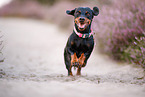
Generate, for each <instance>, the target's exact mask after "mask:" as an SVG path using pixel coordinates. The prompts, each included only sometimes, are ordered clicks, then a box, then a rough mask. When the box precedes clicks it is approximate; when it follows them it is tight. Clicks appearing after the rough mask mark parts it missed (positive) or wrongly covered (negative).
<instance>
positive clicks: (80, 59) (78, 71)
mask: <svg viewBox="0 0 145 97" xmlns="http://www.w3.org/2000/svg"><path fill="white" fill-rule="evenodd" d="M85 59H86V57H85V55H84V53H82V54H81V56H80V58H79V60H78V61H79V66H78V70H77V75H81V68H82V66H83V65H84V64H85V63H84V61H85Z"/></svg>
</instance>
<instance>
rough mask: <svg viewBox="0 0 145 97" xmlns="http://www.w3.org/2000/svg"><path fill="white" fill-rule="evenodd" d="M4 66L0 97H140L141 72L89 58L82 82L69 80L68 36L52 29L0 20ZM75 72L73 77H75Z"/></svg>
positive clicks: (95, 56) (23, 21) (142, 87)
mask: <svg viewBox="0 0 145 97" xmlns="http://www.w3.org/2000/svg"><path fill="white" fill-rule="evenodd" d="M0 31H2V33H3V34H4V37H3V40H4V41H5V42H4V44H5V48H4V49H3V54H4V57H5V58H6V59H5V62H4V63H1V64H0V77H1V78H0V97H144V95H145V80H144V79H142V78H141V77H142V76H143V70H142V69H141V68H140V67H135V66H131V65H128V64H124V65H122V64H118V63H115V62H112V61H110V60H109V59H108V58H106V57H104V56H102V55H100V54H99V53H98V54H97V53H96V52H93V54H92V55H91V57H90V59H89V61H88V64H87V66H86V67H85V68H84V69H83V70H82V76H81V77H77V76H75V77H67V71H66V69H65V65H64V61H63V49H64V46H65V43H66V41H67V37H68V36H69V35H68V34H65V33H60V32H61V30H60V29H59V28H58V27H56V26H55V25H52V24H47V23H44V22H41V21H36V20H28V19H16V18H9V19H3V18H1V19H0ZM73 72H76V71H73Z"/></svg>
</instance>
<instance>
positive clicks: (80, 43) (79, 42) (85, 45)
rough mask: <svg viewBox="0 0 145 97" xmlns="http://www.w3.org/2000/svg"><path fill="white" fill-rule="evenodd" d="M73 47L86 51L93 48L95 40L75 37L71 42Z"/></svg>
mask: <svg viewBox="0 0 145 97" xmlns="http://www.w3.org/2000/svg"><path fill="white" fill-rule="evenodd" d="M71 45H72V48H73V49H75V50H77V51H83V52H86V51H87V50H89V49H90V48H91V45H93V40H91V39H83V38H79V39H74V40H73V41H72V43H71Z"/></svg>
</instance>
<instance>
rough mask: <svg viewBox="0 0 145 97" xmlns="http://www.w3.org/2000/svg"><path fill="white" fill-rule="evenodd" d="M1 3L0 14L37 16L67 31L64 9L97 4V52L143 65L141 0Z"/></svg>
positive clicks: (144, 23) (12, 0)
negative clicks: (98, 12)
mask: <svg viewBox="0 0 145 97" xmlns="http://www.w3.org/2000/svg"><path fill="white" fill-rule="evenodd" d="M2 4H3V6H2ZM4 4H5V5H4ZM0 6H1V7H0V17H21V18H32V19H39V20H43V21H45V22H48V23H53V24H56V25H58V26H59V27H60V28H61V29H65V30H68V32H70V33H71V32H72V26H73V17H71V16H68V15H66V13H65V11H66V10H68V9H69V10H70V9H74V8H75V7H79V6H88V7H90V8H93V7H94V6H97V7H99V9H100V14H99V15H98V16H97V17H95V18H94V21H93V29H94V31H95V33H96V34H95V40H96V44H97V45H96V46H97V47H98V49H99V51H100V52H101V53H102V54H107V55H108V56H111V58H112V59H114V60H116V61H121V62H128V63H133V64H137V65H140V66H142V67H143V68H145V1H144V0H91V1H90V0H1V1H0ZM60 33H62V32H60Z"/></svg>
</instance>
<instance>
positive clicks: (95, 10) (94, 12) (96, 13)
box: [92, 7, 99, 16]
mask: <svg viewBox="0 0 145 97" xmlns="http://www.w3.org/2000/svg"><path fill="white" fill-rule="evenodd" d="M92 11H93V15H94V16H97V15H98V14H99V8H98V7H94V8H93V10H92Z"/></svg>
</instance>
